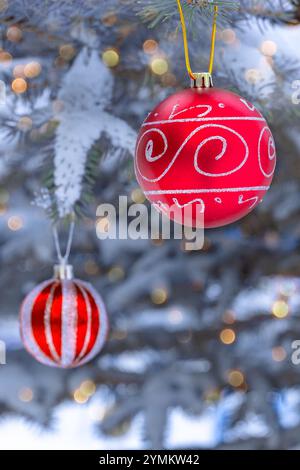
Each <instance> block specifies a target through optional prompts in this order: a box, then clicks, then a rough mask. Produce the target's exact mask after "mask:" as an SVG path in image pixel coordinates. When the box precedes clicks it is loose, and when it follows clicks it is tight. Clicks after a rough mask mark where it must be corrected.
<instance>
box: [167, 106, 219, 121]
mask: <svg viewBox="0 0 300 470" xmlns="http://www.w3.org/2000/svg"><path fill="white" fill-rule="evenodd" d="M178 106H179V104H175V106H173V109H172V111H171V114H170V116H169V119H173V118H175V117H176V116H179V115H180V114H183V113H186V112H187V111H191V110H192V109H200V108H206V109H205V111H203V112H202V113H200V114H197V117H198V118H203V117H205V116H207V114H209V113H210V112H211V111H212V106H211V105H210V104H197V105H196V106H190V107H189V108H185V109H182V110H181V111H178V112H177V113H175V110H176V109H177V108H178Z"/></svg>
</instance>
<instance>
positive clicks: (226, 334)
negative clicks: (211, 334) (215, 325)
mask: <svg viewBox="0 0 300 470" xmlns="http://www.w3.org/2000/svg"><path fill="white" fill-rule="evenodd" d="M235 339H236V334H235V332H234V331H233V330H232V329H231V328H225V329H224V330H222V331H221V333H220V340H221V341H222V343H224V344H227V345H229V344H232V343H234V342H235Z"/></svg>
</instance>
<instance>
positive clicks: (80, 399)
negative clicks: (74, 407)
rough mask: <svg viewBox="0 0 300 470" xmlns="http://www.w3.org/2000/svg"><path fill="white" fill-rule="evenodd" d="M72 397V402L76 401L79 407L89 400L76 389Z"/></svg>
mask: <svg viewBox="0 0 300 470" xmlns="http://www.w3.org/2000/svg"><path fill="white" fill-rule="evenodd" d="M73 397H74V400H75V401H76V403H78V404H79V405H83V404H84V403H86V402H87V401H88V399H89V397H88V396H87V395H85V394H84V393H82V391H81V390H80V388H77V389H76V390H75V392H74V394H73Z"/></svg>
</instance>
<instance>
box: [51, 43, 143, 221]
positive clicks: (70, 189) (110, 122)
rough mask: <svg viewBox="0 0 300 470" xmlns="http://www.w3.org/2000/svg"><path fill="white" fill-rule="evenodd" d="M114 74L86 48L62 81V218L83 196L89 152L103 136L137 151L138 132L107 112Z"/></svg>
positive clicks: (58, 171) (57, 179) (58, 186)
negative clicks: (136, 133) (136, 139)
mask: <svg viewBox="0 0 300 470" xmlns="http://www.w3.org/2000/svg"><path fill="white" fill-rule="evenodd" d="M113 83H114V81H113V76H112V74H111V73H110V71H109V70H108V69H107V67H106V66H105V65H104V64H103V62H102V61H101V59H100V58H99V55H98V52H97V51H96V50H92V51H89V50H88V49H87V48H84V49H82V51H81V52H80V53H79V55H78V57H77V58H76V60H75V62H74V64H73V65H72V67H71V68H70V70H69V72H68V73H67V74H66V75H65V77H64V78H63V80H62V86H61V89H60V92H59V94H58V100H59V103H58V107H59V108H60V111H59V112H58V115H57V119H58V121H59V125H58V127H57V131H56V138H55V147H54V149H55V156H54V184H55V197H56V204H57V207H58V214H59V217H64V216H66V215H68V214H69V213H70V212H72V209H73V207H74V204H75V203H76V202H77V201H78V200H79V199H80V196H81V194H82V189H83V182H84V175H85V169H86V164H87V157H88V151H89V150H90V148H91V147H92V145H93V144H94V143H95V141H96V140H98V139H99V138H100V137H101V136H102V135H104V136H105V137H107V138H108V139H109V141H110V142H111V144H112V146H113V147H114V148H118V149H122V150H123V151H124V152H129V153H130V154H133V151H134V144H135V138H136V135H135V132H134V131H133V130H132V129H131V128H130V127H129V126H128V125H127V124H126V122H125V121H122V120H121V119H119V118H116V117H114V116H112V115H111V114H109V113H108V112H106V111H105V110H106V108H107V107H108V106H109V105H110V102H111V99H112V93H113Z"/></svg>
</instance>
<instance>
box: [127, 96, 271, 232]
mask: <svg viewBox="0 0 300 470" xmlns="http://www.w3.org/2000/svg"><path fill="white" fill-rule="evenodd" d="M275 165H276V151H275V144H274V139H273V137H272V134H271V131H270V129H269V127H268V124H267V122H266V121H265V119H264V118H263V116H262V115H261V114H260V113H259V112H258V111H257V110H256V108H255V107H254V106H253V105H252V104H251V103H249V102H248V101H246V100H245V99H244V98H241V97H240V96H238V95H236V94H234V93H231V92H229V91H225V90H221V89H217V88H191V89H187V90H184V91H180V92H178V93H175V94H173V95H171V96H170V97H168V98H167V99H166V100H164V101H163V102H162V103H160V104H159V105H158V106H156V108H154V110H153V111H152V112H151V113H150V114H149V115H148V117H147V118H146V120H145V121H144V123H143V125H142V127H141V130H140V132H139V136H138V140H137V145H136V156H135V171H136V176H137V180H138V182H139V184H140V186H141V188H142V189H143V191H144V193H145V195H146V197H147V198H148V199H149V200H150V201H151V202H152V203H153V204H155V206H156V208H158V209H159V210H160V211H162V212H165V213H167V215H168V216H169V217H170V218H171V219H173V220H175V221H177V222H179V223H184V225H187V226H193V227H196V226H198V227H199V226H204V227H205V228H212V227H221V226H223V225H226V224H229V223H232V222H235V221H237V220H239V219H241V218H242V217H244V216H245V215H247V214H248V213H249V212H250V211H252V210H253V209H254V207H256V206H257V204H259V203H260V202H261V201H262V199H263V197H264V195H265V193H266V191H267V190H268V189H269V187H270V184H271V181H272V178H273V174H274V170H275ZM170 207H172V212H171V213H168V208H170ZM187 208H189V209H190V212H189V213H188V214H185V215H186V217H185V218H184V219H183V213H184V211H186V209H187ZM199 214H200V218H199ZM201 214H202V217H201ZM203 216H204V222H203Z"/></svg>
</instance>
